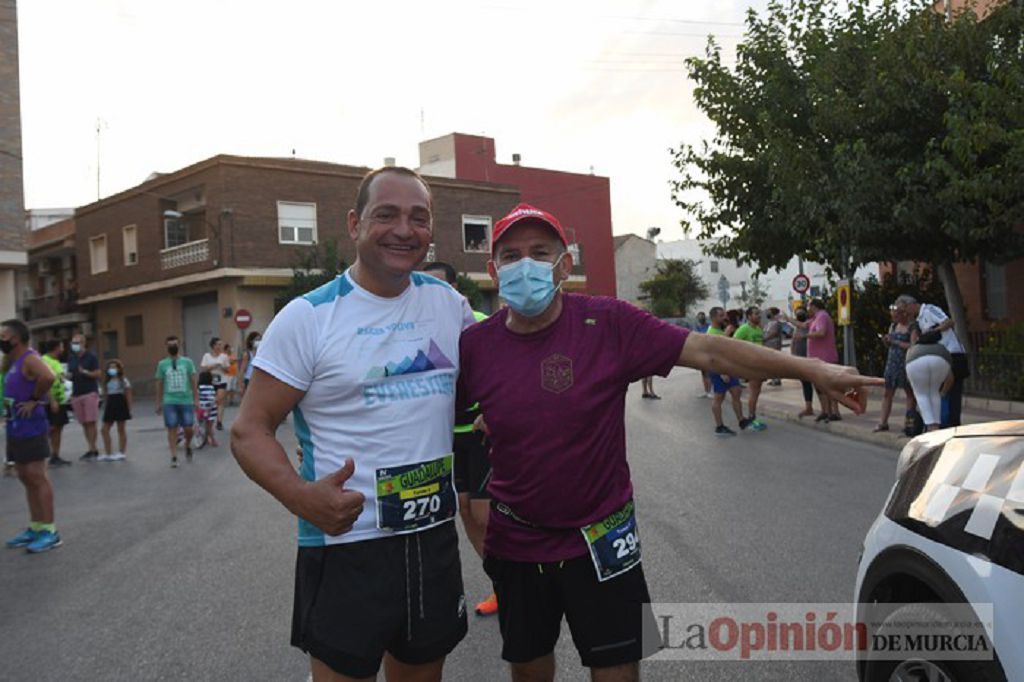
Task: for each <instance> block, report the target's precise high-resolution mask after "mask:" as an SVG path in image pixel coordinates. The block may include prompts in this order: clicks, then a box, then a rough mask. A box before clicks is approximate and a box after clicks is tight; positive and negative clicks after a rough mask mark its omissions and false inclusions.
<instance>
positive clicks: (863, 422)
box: [743, 380, 1024, 450]
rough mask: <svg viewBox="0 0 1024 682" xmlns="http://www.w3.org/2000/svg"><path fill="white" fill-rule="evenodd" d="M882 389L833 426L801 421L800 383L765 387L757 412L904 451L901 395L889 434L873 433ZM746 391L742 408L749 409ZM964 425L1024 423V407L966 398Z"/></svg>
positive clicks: (844, 412) (843, 412) (903, 401)
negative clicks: (858, 412) (862, 409)
mask: <svg viewBox="0 0 1024 682" xmlns="http://www.w3.org/2000/svg"><path fill="white" fill-rule="evenodd" d="M882 394H883V391H882V390H881V389H871V390H870V391H869V394H868V409H867V411H866V412H865V413H864V414H862V415H860V416H857V415H855V414H853V412H851V411H850V410H848V409H846V408H841V409H840V414H841V415H842V417H843V419H842V421H839V422H833V423H830V424H816V423H815V422H814V417H810V418H806V417H805V418H803V419H801V418H799V417H798V416H797V415H798V414H799V413H800V412H801V411H803V409H804V397H803V391H802V390H801V388H800V382H799V381H791V380H784V381H783V382H782V386H769V385H768V384H767V383H765V385H764V388H763V389H762V390H761V398H760V400H759V401H758V412H759V413H760V414H762V415H764V416H766V417H774V418H775V419H785V420H787V421H791V422H794V423H797V424H801V425H803V426H806V427H808V428H814V429H821V430H823V431H829V432H831V433H835V434H839V435H841V436H846V437H847V438H853V439H855V440H860V441H864V442H867V443H875V444H877V445H882V446H887V447H891V448H894V449H897V450H898V449H900V448H902V447H903V446H904V445H905V444H906V443H907V441H908V440H910V439H909V438H907V437H906V436H904V435H903V415H904V413H905V412H906V399H905V397H904V393H903V392H902V391H900V392H897V394H896V398H895V400H893V407H892V414H891V415H890V416H889V429H890V430H889V431H884V432H881V433H872V429H874V428H875V426H877V425H878V420H879V416H880V412H881V409H882ZM746 399H747V395H746V391H744V394H743V404H744V407H746ZM814 409H815V413H817V412H818V411H819V410H818V400H817V397H815V399H814ZM962 414H963V423H964V424H978V423H981V422H992V421H1003V420H1006V419H1024V403H1014V402H1008V401H1005V400H987V399H985V398H965V399H964V406H963V413H962Z"/></svg>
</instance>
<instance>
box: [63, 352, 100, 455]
mask: <svg viewBox="0 0 1024 682" xmlns="http://www.w3.org/2000/svg"><path fill="white" fill-rule="evenodd" d="M68 374H70V375H71V411H72V412H73V413H74V415H75V421H77V422H78V423H79V424H81V425H82V431H83V432H84V433H85V442H86V444H87V445H88V447H89V449H88V450H86V452H85V454H84V455H82V456H81V457H79V459H81V460H85V461H87V462H95V461H96V458H97V457H98V456H99V452H98V451H97V450H96V421H97V419H98V418H99V413H100V392H99V391H100V387H99V383H98V382H99V380H100V379H101V378H102V377H103V373H102V372H101V371H100V362H99V360H97V359H96V356H95V355H93V354H92V353H90V352H89V351H88V350H87V349H86V342H85V337H84V336H83V335H81V334H75V335H74V336H72V337H71V355H70V356H69V357H68Z"/></svg>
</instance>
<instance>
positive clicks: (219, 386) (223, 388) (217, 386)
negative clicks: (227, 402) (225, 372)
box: [213, 381, 228, 391]
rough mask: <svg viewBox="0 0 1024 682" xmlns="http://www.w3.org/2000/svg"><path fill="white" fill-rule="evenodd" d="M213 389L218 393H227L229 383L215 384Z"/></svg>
mask: <svg viewBox="0 0 1024 682" xmlns="http://www.w3.org/2000/svg"><path fill="white" fill-rule="evenodd" d="M213 387H214V388H215V389H217V390H218V391H226V390H228V382H226V381H220V382H217V383H215V384H214V385H213Z"/></svg>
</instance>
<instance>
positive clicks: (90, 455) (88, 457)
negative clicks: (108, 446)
mask: <svg viewBox="0 0 1024 682" xmlns="http://www.w3.org/2000/svg"><path fill="white" fill-rule="evenodd" d="M99 456H100V453H98V452H96V451H95V450H90V451H89V452H87V453H85V454H84V455H82V456H81V457H79V458H78V459H79V460H81V461H83V462H95V461H96V458H97V457H99Z"/></svg>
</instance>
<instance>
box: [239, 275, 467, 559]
mask: <svg viewBox="0 0 1024 682" xmlns="http://www.w3.org/2000/svg"><path fill="white" fill-rule="evenodd" d="M474 322H475V318H474V316H473V311H472V310H471V309H470V307H469V304H468V303H467V302H466V299H465V298H464V297H463V296H462V295H461V294H459V293H458V292H456V291H455V290H454V289H453V288H452V287H450V286H449V285H448V284H446V283H444V282H442V281H440V280H438V279H435V278H433V277H430V276H429V275H424V274H421V273H413V274H412V276H411V283H410V285H409V287H407V288H406V290H405V291H404V292H402V294H400V295H399V296H396V297H395V298H382V297H380V296H376V295H374V294H371V293H370V292H369V291H366V290H365V289H363V288H362V287H360V286H359V285H358V284H356V282H355V281H354V280H353V279H352V277H351V276H350V275H349V272H348V271H345V272H344V273H342V274H341V275H339V276H338V277H336V278H335V279H334V280H332V281H331V282H329V283H328V284H325V285H324V286H322V287H320V288H318V289H315V290H313V291H311V292H309V293H308V294H306V295H304V296H302V297H299V298H296V299H295V300H293V301H291V302H290V303H289V304H288V305H286V306H285V307H284V309H282V310H281V312H280V313H278V314H277V316H276V317H275V318H274V320H273V321H272V322H271V324H270V326H269V327H268V328H267V331H266V334H264V336H263V339H262V342H261V343H260V349H259V353H257V354H256V357H255V360H254V361H253V364H254V366H255V367H256V368H257V369H259V370H262V371H264V372H267V373H268V374H270V375H271V376H273V377H274V378H276V379H278V380H279V381H282V382H284V383H286V384H288V385H290V386H293V387H295V388H297V389H299V390H301V391H305V392H306V395H305V396H304V397H303V398H302V400H301V401H299V404H298V405H297V406H296V408H295V410H294V411H293V420H294V426H295V433H296V436H297V437H298V439H299V444H300V446H301V447H302V450H303V462H302V466H301V469H300V474H301V475H302V477H303V478H305V479H306V480H310V481H312V480H318V479H320V478H323V477H324V476H327V475H329V474H331V473H333V472H335V471H337V470H338V469H339V468H341V467H342V466H343V465H344V463H345V459H346V458H351V459H352V460H353V462H354V463H355V473H354V474H353V475H352V478H350V479H349V480H348V482H347V483H346V486H345V487H346V488H351V489H355V490H359V491H360V492H362V493H363V494H364V495H365V496H366V505H365V508H364V511H363V513H362V514H361V515H360V517H359V519H358V520H357V521H356V523H355V525H354V526H353V528H352V530H351V531H349V532H348V533H345V534H343V535H340V536H329V535H325V534H324V533H323V532H322V531H320V530H319V529H318V528H316V527H315V526H313V525H312V524H310V523H308V522H306V521H304V520H302V519H300V520H299V544H300V545H302V546H319V545H325V544H327V545H330V544H341V543H347V542H359V541H362V540H370V539H374V538H379V537H387V536H390V535H393V534H394V533H396V532H405V531H406V530H411V529H404V528H395V529H385V530H382V529H381V528H380V527H379V525H383V526H384V527H385V528H387V523H384V522H383V520H381V521H382V523H381V524H379V523H378V521H379V519H378V512H377V504H376V493H377V491H378V490H380V489H381V488H380V487H379V486H378V483H381V482H382V481H384V480H385V479H386V478H387V472H388V471H391V472H394V471H395V470H396V468H397V470H399V471H400V470H401V467H402V466H403V465H410V464H415V463H419V462H429V461H432V460H436V459H437V458H440V457H443V456H445V455H448V454H449V453H451V452H452V427H453V422H454V406H455V381H456V377H457V374H458V365H459V357H458V355H459V335H460V334H461V332H462V330H463V328H465V327H468V326H469V325H471V324H473V323H474ZM381 472H384V473H381ZM396 480H397V479H396ZM381 485H384V483H381ZM399 489H402V487H401V485H399ZM420 490H422V488H421V489H420ZM397 494H398V493H396V497H395V499H398V497H397ZM408 494H410V495H414V494H418V491H417V490H414V489H412V488H410V493H408ZM402 499H405V498H404V497H403V498H402ZM447 520H450V519H445V521H447ZM441 522H443V521H441ZM394 523H395V524H397V523H399V521H394ZM434 525H436V524H434ZM418 529H422V528H418Z"/></svg>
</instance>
